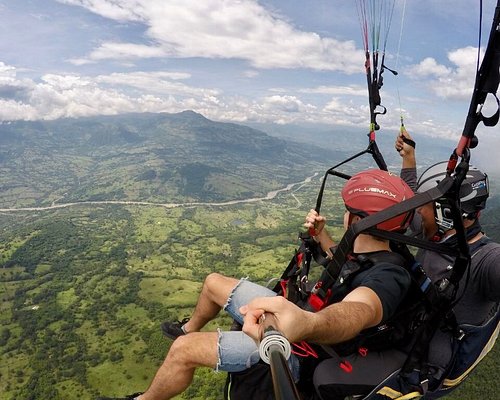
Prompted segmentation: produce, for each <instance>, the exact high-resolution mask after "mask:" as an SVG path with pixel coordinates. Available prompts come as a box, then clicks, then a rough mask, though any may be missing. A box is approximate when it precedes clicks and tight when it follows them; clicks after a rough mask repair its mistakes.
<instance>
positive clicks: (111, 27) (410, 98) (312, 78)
mask: <svg viewBox="0 0 500 400" xmlns="http://www.w3.org/2000/svg"><path fill="white" fill-rule="evenodd" d="M385 1H386V0H377V2H378V4H380V2H385ZM358 3H359V1H358ZM387 3H388V4H387V8H388V9H389V10H390V9H391V8H390V7H391V4H392V3H394V11H393V14H392V15H393V16H392V20H391V25H390V30H389V33H388V35H387V44H386V61H385V64H386V65H387V67H388V68H391V69H395V70H397V71H398V75H397V76H394V75H392V74H391V73H390V72H389V71H387V70H386V71H385V73H384V86H383V87H382V89H381V97H382V105H384V106H385V107H386V108H387V114H386V115H381V116H379V117H378V119H377V121H378V122H379V124H380V125H381V127H382V130H383V129H390V130H394V129H397V128H398V126H399V120H400V116H401V115H403V117H404V120H405V125H406V127H407V128H408V129H409V130H410V131H412V132H418V133H420V134H426V135H431V136H439V137H444V138H458V137H459V136H460V134H461V129H462V128H463V126H464V122H465V116H466V114H467V111H468V108H469V102H470V98H471V95H472V88H473V83H474V77H475V70H476V63H477V57H478V50H477V48H478V42H479V33H478V31H479V26H480V22H479V21H480V19H479V0H439V1H437V0H419V1H415V0H413V1H412V0H409V1H406V0H395V1H394V0H390V1H387ZM495 5H496V0H483V23H482V28H483V40H482V46H483V47H484V46H486V42H487V38H488V34H489V31H490V28H491V22H492V17H493V11H494V7H495ZM488 104H489V101H488ZM488 104H487V107H486V108H488ZM187 109H190V110H194V111H196V112H199V113H201V114H203V115H204V116H206V117H207V118H210V119H213V120H217V121H225V122H236V123H243V124H244V123H251V122H263V123H273V124H299V125H300V124H325V125H326V126H331V127H342V126H349V127H358V126H361V127H366V128H367V127H368V122H369V108H368V96H367V85H366V74H365V69H364V50H363V41H362V34H361V25H360V14H359V7H357V2H355V1H353V0H350V1H346V0H309V1H299V0H266V1H263V0H262V1H256V0H0V121H13V120H42V119H43V120H52V119H57V118H63V117H83V116H93V115H114V114H121V113H128V112H154V113H156V112H169V113H173V112H180V111H183V110H187ZM493 131H496V132H497V133H498V126H497V127H495V128H489V129H487V130H485V131H484V132H485V133H484V135H485V136H487V137H488V136H489V137H493Z"/></svg>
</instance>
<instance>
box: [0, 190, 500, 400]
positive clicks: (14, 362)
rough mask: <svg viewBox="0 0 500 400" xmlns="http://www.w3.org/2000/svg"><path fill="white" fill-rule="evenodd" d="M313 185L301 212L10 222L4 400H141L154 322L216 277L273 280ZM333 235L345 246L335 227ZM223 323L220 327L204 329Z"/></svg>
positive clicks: (145, 213)
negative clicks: (137, 398) (129, 397)
mask: <svg viewBox="0 0 500 400" xmlns="http://www.w3.org/2000/svg"><path fill="white" fill-rule="evenodd" d="M317 186H318V182H317V181H313V182H312V183H311V184H310V185H309V186H306V187H304V188H302V189H301V191H299V192H297V193H295V196H296V197H297V198H299V199H300V201H301V203H302V204H301V205H300V206H299V205H298V203H297V201H296V200H295V199H294V198H293V197H292V196H290V194H289V193H288V194H284V195H282V196H279V197H278V198H277V199H275V200H274V201H267V202H266V201H263V202H259V203H255V204H240V205H234V206H226V207H222V206H218V207H198V208H176V209H164V208H161V207H151V206H144V207H138V206H130V207H126V206H111V205H110V206H106V207H99V208H97V209H94V208H85V207H77V208H74V209H71V208H68V209H63V210H58V211H47V212H44V213H38V214H37V215H28V214H25V215H23V214H22V213H21V214H14V213H12V214H9V215H6V218H2V224H1V237H0V239H1V240H0V254H2V260H3V261H2V263H3V264H4V267H3V268H2V269H1V270H0V277H1V282H0V298H1V299H2V302H1V309H2V312H1V313H0V321H1V326H2V328H1V332H0V335H1V337H3V338H6V339H4V340H3V341H2V342H0V377H1V380H0V382H1V383H0V390H1V393H2V396H1V398H2V399H6V400H7V399H64V400H66V399H92V398H95V397H96V396H97V395H98V394H103V395H123V394H126V393H129V392H135V391H139V390H144V389H145V388H146V387H147V385H148V384H149V381H150V379H151V377H152V376H153V374H154V372H155V370H156V368H157V366H158V365H159V364H160V363H161V361H162V360H163V357H164V355H165V353H166V351H167V350H168V346H169V344H170V342H169V341H168V340H166V339H165V338H163V337H162V335H161V333H160V330H159V324H160V323H161V322H162V321H163V320H164V319H167V318H171V319H181V318H183V317H185V316H188V315H189V314H190V312H191V311H192V309H193V306H194V305H195V303H196V299H197V294H198V292H199V289H200V287H201V282H202V281H203V278H204V277H205V276H206V275H207V274H208V273H210V272H212V271H217V272H221V273H224V274H227V275H230V276H234V277H242V276H248V277H250V279H252V280H255V281H257V282H262V283H265V282H266V281H267V280H268V279H270V278H273V277H276V276H278V275H279V274H280V273H281V271H282V269H283V268H284V267H285V266H286V265H287V263H288V261H289V259H290V257H291V255H292V254H293V251H294V249H295V248H296V246H297V243H298V241H297V234H298V232H299V230H300V229H301V224H302V221H303V218H304V216H305V214H306V213H307V211H308V210H309V208H311V204H310V201H308V200H307V199H308V198H314V194H315V191H316V189H317ZM332 191H335V190H333V189H332ZM332 193H333V192H332ZM332 193H331V194H332ZM328 203H330V204H328ZM342 212H343V210H342V208H341V207H340V204H339V202H338V197H336V196H333V195H331V196H330V200H329V202H328V201H327V202H326V203H325V211H324V213H325V214H326V215H331V216H332V217H331V218H329V219H330V220H331V221H333V222H332V223H334V224H338V223H339V222H340V218H341V217H340V215H341V214H342ZM331 231H332V232H333V233H334V235H335V236H336V238H337V239H338V238H340V235H341V230H340V229H337V228H334V227H332V229H331ZM7 261H8V262H7ZM230 323H231V321H230V320H229V319H228V318H227V317H225V318H220V319H218V320H217V321H215V322H214V323H212V324H211V325H210V326H209V327H207V329H215V328H217V327H222V328H226V327H228V326H229V325H230ZM497 360H498V350H497V349H495V350H494V352H493V353H492V354H491V355H489V356H488V357H487V359H486V360H485V362H483V363H482V365H481V366H480V367H479V368H478V370H477V372H475V373H474V374H473V376H472V378H471V379H470V380H469V382H468V383H467V384H466V385H464V388H463V389H460V390H459V391H457V392H456V393H454V394H453V395H451V396H450V399H457V400H465V399H476V398H477V399H479V398H493V397H491V394H492V393H496V391H497V389H498V382H499V380H498V369H497V368H496V366H497V365H498V362H497ZM224 378H225V377H224V374H215V373H213V372H211V371H209V370H199V372H198V373H197V375H196V378H195V381H194V383H193V385H192V387H191V388H190V389H189V390H188V391H186V392H185V393H184V394H183V395H182V396H179V398H186V399H221V398H222V397H221V396H222V394H221V390H222V385H223V383H224ZM488 396H489V397H488Z"/></svg>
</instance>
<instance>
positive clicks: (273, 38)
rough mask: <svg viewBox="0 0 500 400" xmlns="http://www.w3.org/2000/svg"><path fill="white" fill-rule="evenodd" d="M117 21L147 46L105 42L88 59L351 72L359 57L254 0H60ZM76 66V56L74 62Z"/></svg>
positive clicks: (350, 46) (347, 45)
mask: <svg viewBox="0 0 500 400" xmlns="http://www.w3.org/2000/svg"><path fill="white" fill-rule="evenodd" d="M59 1H60V2H63V3H65V4H71V5H78V6H81V7H84V8H86V9H88V10H90V11H92V12H94V13H96V14H98V15H101V16H103V17H106V18H110V19H113V20H116V21H134V22H141V23H143V24H144V25H145V27H146V34H147V36H148V38H149V40H150V41H151V45H147V44H130V43H117V42H104V43H102V44H101V45H100V46H99V47H98V48H96V49H95V50H94V51H92V52H91V53H90V54H89V55H88V61H97V60H104V59H125V58H127V59H134V58H149V57H166V56H169V57H180V58H189V57H203V58H225V59H229V58H234V59H242V60H246V61H248V62H249V63H250V65H252V66H253V67H254V68H308V69H314V70H332V71H341V72H344V73H356V72H360V71H361V70H362V65H363V60H364V55H363V52H362V51H361V50H359V49H357V48H356V46H355V44H354V42H353V41H340V40H336V39H334V38H323V37H320V36H319V35H318V34H316V33H313V32H304V31H300V30H298V29H296V28H295V27H294V26H293V25H291V24H290V23H288V22H286V21H284V20H283V19H280V18H279V17H278V16H276V15H274V14H273V13H272V12H271V11H269V10H267V9H266V8H264V7H263V6H261V5H260V4H258V3H257V1H255V0H239V1H236V0H226V1H221V0H203V1H199V0H99V1H98V0H59ZM73 62H74V63H77V64H79V65H81V64H82V63H84V62H85V60H84V59H82V58H79V59H75V60H73Z"/></svg>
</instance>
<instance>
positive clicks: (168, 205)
mask: <svg viewBox="0 0 500 400" xmlns="http://www.w3.org/2000/svg"><path fill="white" fill-rule="evenodd" d="M317 175H318V172H316V173H314V175H312V176H309V177H307V178H306V179H304V180H303V181H301V182H296V183H290V184H289V185H287V186H286V187H284V188H282V189H278V190H273V191H271V192H269V193H268V194H267V195H266V196H264V197H253V198H250V199H240V200H230V201H225V202H220V203H204V202H199V203H198V202H188V203H151V202H147V201H120V200H103V201H79V202H74V203H63V204H56V202H55V201H54V202H52V204H51V205H50V206H45V207H22V208H0V213H13V212H26V211H28V212H30V211H47V210H55V209H58V208H68V207H75V206H81V205H105V204H121V205H136V206H155V207H164V208H175V207H199V206H229V205H232V204H239V203H255V202H258V201H262V200H272V199H274V198H275V197H276V196H277V195H278V194H279V193H281V192H287V191H290V190H292V188H293V187H295V186H297V185H300V186H299V187H298V188H297V189H295V190H294V192H296V191H298V190H299V189H301V188H302V187H303V186H304V185H305V184H307V183H309V182H311V180H312V179H313V178H315V177H316V176H317ZM292 196H293V198H294V199H295V200H296V201H297V202H298V203H299V206H300V205H301V204H300V201H299V200H298V199H297V197H296V196H295V195H294V194H293V193H292ZM58 200H59V199H58Z"/></svg>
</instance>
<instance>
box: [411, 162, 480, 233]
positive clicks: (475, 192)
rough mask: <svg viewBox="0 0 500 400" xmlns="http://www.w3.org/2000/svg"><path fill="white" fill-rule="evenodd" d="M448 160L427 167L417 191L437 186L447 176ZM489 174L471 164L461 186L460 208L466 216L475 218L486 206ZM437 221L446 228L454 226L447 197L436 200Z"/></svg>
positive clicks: (421, 176)
mask: <svg viewBox="0 0 500 400" xmlns="http://www.w3.org/2000/svg"><path fill="white" fill-rule="evenodd" d="M447 166H448V162H447V161H441V162H439V163H437V164H434V165H432V166H430V167H429V168H427V169H426V170H425V171H424V172H423V173H422V175H420V178H419V179H418V182H417V191H418V192H425V191H427V190H429V189H432V188H433V187H436V186H437V185H438V183H439V182H441V181H442V180H443V179H444V178H445V177H446V167H447ZM489 188H490V185H489V182H488V175H486V174H485V173H483V172H481V171H480V170H479V169H477V168H476V167H474V166H472V165H470V166H469V171H468V172H467V175H466V176H465V179H464V180H463V182H462V185H461V186H460V210H461V211H462V213H463V217H464V218H469V219H474V218H476V217H477V213H478V212H479V211H481V210H482V209H484V208H485V206H486V199H487V198H488V196H489ZM435 203H436V222H437V224H438V225H439V226H440V227H442V228H444V229H445V230H448V229H452V228H453V219H452V216H451V212H450V207H449V205H448V204H447V203H446V199H439V200H436V202H435Z"/></svg>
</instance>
